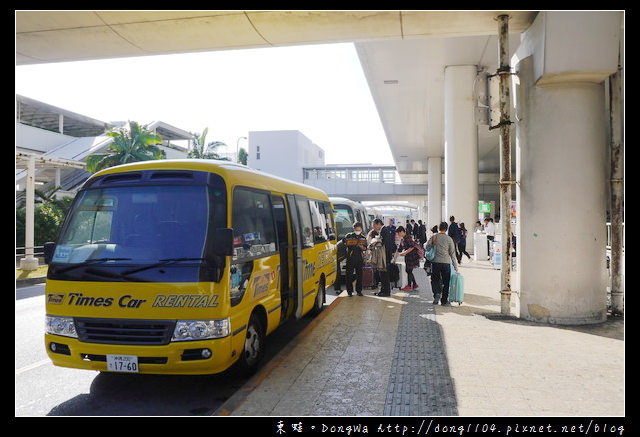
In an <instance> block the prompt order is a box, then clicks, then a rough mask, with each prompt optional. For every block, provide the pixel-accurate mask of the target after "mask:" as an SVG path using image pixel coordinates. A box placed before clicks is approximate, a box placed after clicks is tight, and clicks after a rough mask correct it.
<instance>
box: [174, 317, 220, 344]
mask: <svg viewBox="0 0 640 437" xmlns="http://www.w3.org/2000/svg"><path fill="white" fill-rule="evenodd" d="M230 325H231V324H230V322H229V319H228V318H227V319H216V320H178V321H177V322H176V329H175V330H174V331H173V337H172V338H171V341H188V340H207V339H211V338H222V337H226V336H228V335H229V331H230Z"/></svg>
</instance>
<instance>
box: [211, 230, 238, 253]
mask: <svg viewBox="0 0 640 437" xmlns="http://www.w3.org/2000/svg"><path fill="white" fill-rule="evenodd" d="M213 252H214V253H215V254H216V255H218V256H231V255H233V229H232V228H218V229H216V234H215V238H214V240H213Z"/></svg>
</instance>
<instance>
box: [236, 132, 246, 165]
mask: <svg viewBox="0 0 640 437" xmlns="http://www.w3.org/2000/svg"><path fill="white" fill-rule="evenodd" d="M242 139H245V140H246V139H247V137H239V138H238V140H237V141H236V162H240V140H242Z"/></svg>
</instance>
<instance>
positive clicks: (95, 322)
mask: <svg viewBox="0 0 640 437" xmlns="http://www.w3.org/2000/svg"><path fill="white" fill-rule="evenodd" d="M75 324H76V331H77V333H78V339H79V340H80V341H82V342H85V343H110V344H132V345H162V344H168V343H169V342H170V341H171V336H172V335H173V330H174V328H175V325H176V322H175V321H172V320H127V319H94V318H76V319H75Z"/></svg>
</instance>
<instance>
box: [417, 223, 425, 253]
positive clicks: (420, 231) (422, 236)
mask: <svg viewBox="0 0 640 437" xmlns="http://www.w3.org/2000/svg"><path fill="white" fill-rule="evenodd" d="M426 242H427V226H426V225H425V224H424V223H422V220H418V243H419V244H420V246H421V247H424V243H426Z"/></svg>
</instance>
